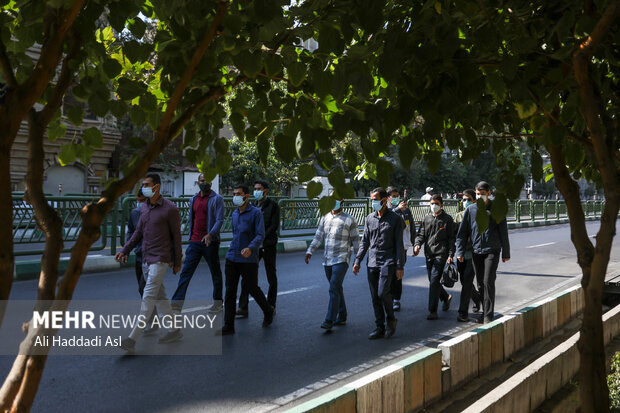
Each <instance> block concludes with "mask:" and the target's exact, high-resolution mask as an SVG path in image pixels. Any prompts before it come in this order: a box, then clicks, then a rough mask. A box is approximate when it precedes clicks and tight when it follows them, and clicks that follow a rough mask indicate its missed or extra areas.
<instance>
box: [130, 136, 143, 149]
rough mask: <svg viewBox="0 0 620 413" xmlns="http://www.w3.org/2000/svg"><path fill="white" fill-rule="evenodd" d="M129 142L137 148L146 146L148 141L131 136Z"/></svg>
mask: <svg viewBox="0 0 620 413" xmlns="http://www.w3.org/2000/svg"><path fill="white" fill-rule="evenodd" d="M127 142H128V143H129V146H131V147H132V148H136V149H140V148H144V147H145V146H146V141H144V140H143V139H140V138H136V137H131V138H129V139H128V140H127Z"/></svg>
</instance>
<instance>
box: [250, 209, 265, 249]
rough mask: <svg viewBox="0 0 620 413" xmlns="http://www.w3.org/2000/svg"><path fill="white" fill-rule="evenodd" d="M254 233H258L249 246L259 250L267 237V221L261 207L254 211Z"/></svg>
mask: <svg viewBox="0 0 620 413" xmlns="http://www.w3.org/2000/svg"><path fill="white" fill-rule="evenodd" d="M254 233H255V234H256V235H255V236H254V238H253V239H252V241H250V243H249V244H248V246H247V248H250V249H256V250H258V249H259V248H260V246H261V244H262V243H263V240H264V239H265V222H264V221H263V213H262V212H261V210H260V209H258V208H257V209H256V211H254Z"/></svg>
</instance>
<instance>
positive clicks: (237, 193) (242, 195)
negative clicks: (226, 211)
mask: <svg viewBox="0 0 620 413" xmlns="http://www.w3.org/2000/svg"><path fill="white" fill-rule="evenodd" d="M249 193H250V189H249V188H248V186H247V185H244V184H239V185H237V186H235V187H234V188H233V204H235V206H237V207H241V206H243V205H245V204H246V203H247V202H248V199H249Z"/></svg>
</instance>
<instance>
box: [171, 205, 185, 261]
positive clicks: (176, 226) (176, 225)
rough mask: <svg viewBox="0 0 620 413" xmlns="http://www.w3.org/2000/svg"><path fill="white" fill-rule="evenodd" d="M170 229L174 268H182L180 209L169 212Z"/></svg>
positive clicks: (172, 209)
mask: <svg viewBox="0 0 620 413" xmlns="http://www.w3.org/2000/svg"><path fill="white" fill-rule="evenodd" d="M168 228H169V229H170V235H171V237H172V250H173V251H174V261H173V262H174V264H173V265H174V268H180V267H181V260H182V257H183V246H182V244H181V214H180V213H179V209H178V208H176V207H175V208H171V209H170V211H169V212H168Z"/></svg>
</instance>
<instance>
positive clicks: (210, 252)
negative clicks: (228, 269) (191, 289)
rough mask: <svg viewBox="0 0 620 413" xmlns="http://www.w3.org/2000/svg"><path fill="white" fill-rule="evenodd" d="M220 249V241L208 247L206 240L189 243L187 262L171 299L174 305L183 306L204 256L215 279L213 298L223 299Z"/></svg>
mask: <svg viewBox="0 0 620 413" xmlns="http://www.w3.org/2000/svg"><path fill="white" fill-rule="evenodd" d="M219 251H220V244H219V242H212V243H211V245H209V246H208V247H207V245H206V244H205V243H204V242H193V241H192V242H190V243H189V245H188V246H187V249H186V250H185V263H184V264H183V269H182V270H181V274H180V275H179V285H178V287H177V289H176V291H175V292H174V294H173V295H172V299H171V301H172V304H173V305H174V306H178V307H182V306H183V301H184V300H185V294H186V293H187V287H188V286H189V282H190V281H191V280H192V277H193V276H194V272H195V271H196V268H197V267H198V264H199V263H200V260H201V259H202V258H203V257H204V259H205V261H207V265H208V266H209V270H210V271H211V279H212V280H213V300H219V301H221V300H222V289H223V281H222V270H221V268H220V256H219Z"/></svg>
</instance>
